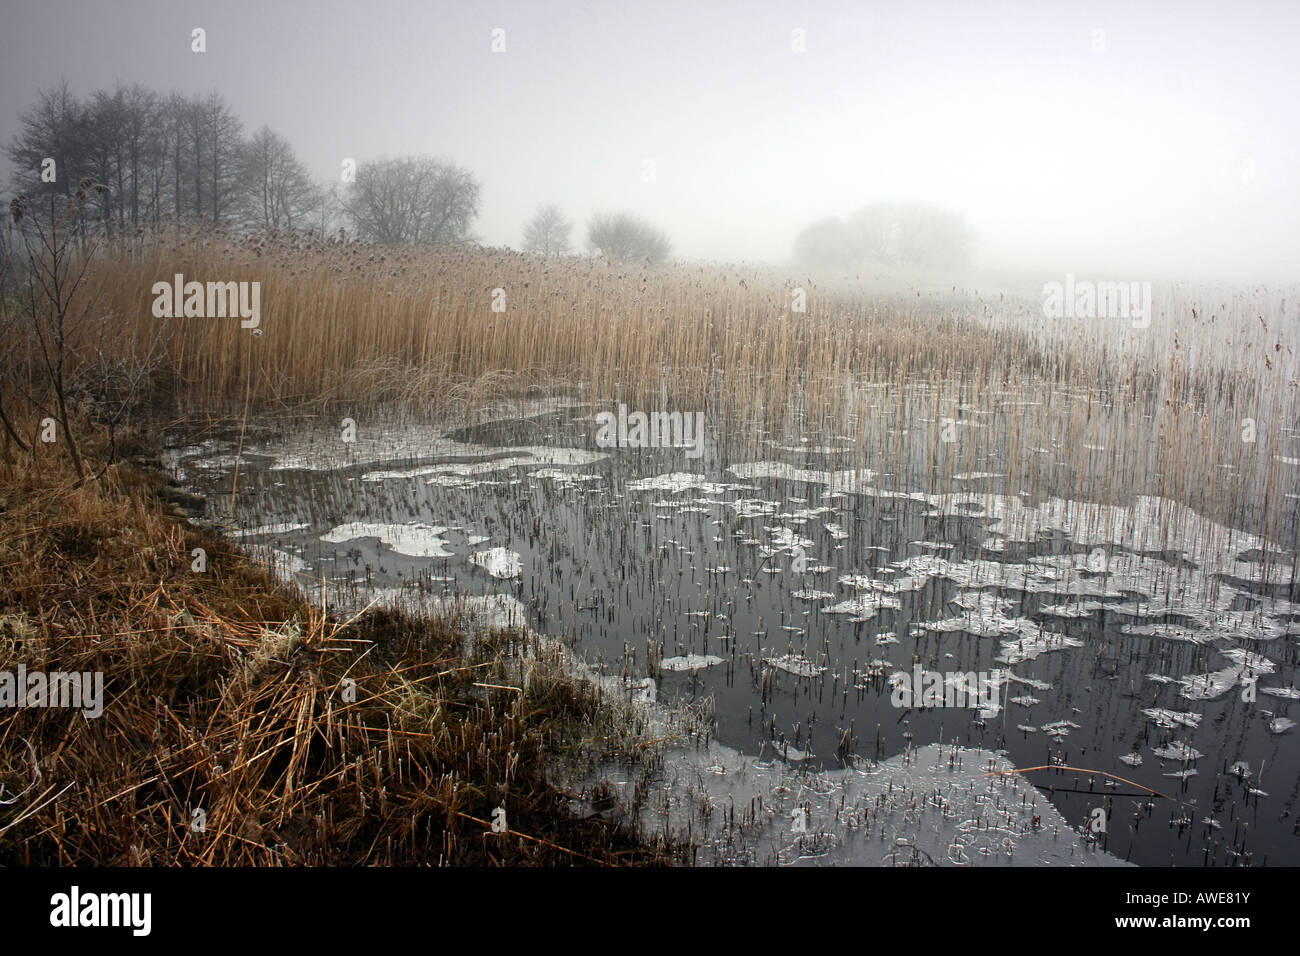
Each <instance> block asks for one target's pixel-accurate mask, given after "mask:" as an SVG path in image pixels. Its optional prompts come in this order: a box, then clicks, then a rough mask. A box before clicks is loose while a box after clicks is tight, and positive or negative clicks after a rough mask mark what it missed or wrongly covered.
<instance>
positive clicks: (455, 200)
mask: <svg viewBox="0 0 1300 956" xmlns="http://www.w3.org/2000/svg"><path fill="white" fill-rule="evenodd" d="M479 193H480V186H479V183H478V181H477V180H476V179H475V178H474V177H473V176H472V175H470V173H469V171H468V170H465V169H461V168H460V167H458V166H453V165H451V164H450V163H447V162H444V161H442V160H439V159H434V158H432V157H428V156H405V157H401V158H398V159H382V160H378V161H376V162H373V163H369V164H367V165H364V166H360V167H358V169H357V176H356V182H355V183H354V184H353V185H352V187H351V189H350V190H349V192H348V196H347V198H346V199H345V201H344V208H345V209H346V211H347V213H348V216H349V217H350V218H351V220H352V223H353V226H354V228H355V229H356V233H357V236H358V238H360V239H364V240H368V241H371V242H383V243H405V242H424V243H431V244H437V245H459V244H462V243H466V242H470V241H472V239H473V237H472V235H471V234H470V227H471V226H472V225H473V223H474V218H475V217H476V216H477V215H478V207H479Z"/></svg>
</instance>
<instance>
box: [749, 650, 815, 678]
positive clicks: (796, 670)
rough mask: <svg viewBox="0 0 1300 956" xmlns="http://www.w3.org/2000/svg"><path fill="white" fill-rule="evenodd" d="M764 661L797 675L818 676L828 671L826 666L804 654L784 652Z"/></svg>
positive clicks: (770, 665)
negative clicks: (814, 661) (816, 662)
mask: <svg viewBox="0 0 1300 956" xmlns="http://www.w3.org/2000/svg"><path fill="white" fill-rule="evenodd" d="M763 663H764V664H767V665H768V666H769V667H775V668H776V669H777V670H782V671H786V672H787V673H790V674H794V675H795V676H797V677H818V676H820V675H822V674H824V673H826V668H825V667H822V666H820V665H818V664H814V663H813V662H812V661H810V660H808V658H806V657H804V656H803V655H802V654H782V655H781V656H780V657H765V658H763Z"/></svg>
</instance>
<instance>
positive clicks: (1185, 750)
mask: <svg viewBox="0 0 1300 956" xmlns="http://www.w3.org/2000/svg"><path fill="white" fill-rule="evenodd" d="M1151 752H1152V753H1153V754H1155V755H1156V756H1157V757H1159V758H1160V759H1161V760H1178V761H1181V762H1182V763H1191V762H1192V761H1194V760H1200V759H1201V758H1202V757H1204V756H1205V754H1203V753H1201V752H1200V751H1199V750H1197V749H1196V748H1195V747H1193V746H1192V745H1191V744H1189V743H1185V742H1184V741H1181V740H1174V741H1171V742H1169V743H1167V744H1165V745H1164V746H1163V747H1152V748H1151Z"/></svg>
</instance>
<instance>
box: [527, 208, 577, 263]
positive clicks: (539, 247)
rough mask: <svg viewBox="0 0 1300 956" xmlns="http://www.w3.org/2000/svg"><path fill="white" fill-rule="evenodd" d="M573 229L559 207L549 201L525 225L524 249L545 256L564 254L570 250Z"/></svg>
mask: <svg viewBox="0 0 1300 956" xmlns="http://www.w3.org/2000/svg"><path fill="white" fill-rule="evenodd" d="M572 229H573V225H572V223H570V222H569V220H567V219H565V218H564V215H563V213H561V212H560V210H559V207H557V206H555V205H554V204H553V203H548V204H546V205H544V206H541V207H540V208H538V210H537V215H535V216H534V217H533V219H532V221H531V222H530V223H528V225H526V226H525V227H524V249H525V250H527V251H528V252H532V253H536V254H537V255H539V256H542V257H543V258H550V257H551V256H562V255H564V254H565V253H566V252H568V251H569V248H570V245H569V233H570V231H571V230H572Z"/></svg>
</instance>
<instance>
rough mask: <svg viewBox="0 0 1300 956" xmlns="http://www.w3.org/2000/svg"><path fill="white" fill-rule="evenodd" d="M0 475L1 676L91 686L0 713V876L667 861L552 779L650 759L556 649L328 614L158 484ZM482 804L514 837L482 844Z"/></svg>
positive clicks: (34, 471) (122, 478)
mask: <svg viewBox="0 0 1300 956" xmlns="http://www.w3.org/2000/svg"><path fill="white" fill-rule="evenodd" d="M3 469H4V472H5V474H4V480H3V481H0V514H2V516H3V521H2V522H0V529H2V530H0V669H5V670H9V671H14V670H15V669H16V668H17V666H18V664H19V663H23V664H25V665H26V666H27V668H28V669H29V671H31V670H36V669H40V670H44V671H47V672H48V671H78V672H82V671H101V672H103V674H104V675H105V678H104V679H105V684H104V699H103V714H102V716H101V717H98V718H93V719H92V718H88V717H85V716H83V714H82V713H81V712H80V711H79V710H75V709H66V708H65V709H57V708H16V709H10V708H6V709H4V710H0V783H3V786H4V801H3V803H2V804H0V860H3V861H4V862H5V863H8V864H25V865H52V864H65V865H92V864H93V865H245V864H249V865H297V864H378V865H387V864H413V863H419V864H434V865H436V864H439V863H442V864H471V865H505V864H513V865H519V864H545V865H569V864H579V865H592V864H620V863H637V862H642V863H644V862H668V861H670V860H671V859H672V854H671V853H670V852H669V850H668V849H666V848H665V847H664V846H663V845H662V843H660V842H656V841H655V840H651V839H649V838H646V839H645V840H641V839H639V838H634V836H633V835H632V834H630V833H629V832H626V831H624V830H622V829H619V828H616V827H612V826H609V825H606V824H603V823H601V822H600V821H596V820H586V821H583V820H578V819H576V818H575V817H574V816H573V815H572V814H571V813H570V812H568V810H567V797H566V795H565V794H563V793H562V792H560V791H559V790H557V789H556V788H555V787H554V786H552V785H550V784H549V783H548V782H547V779H546V767H545V765H544V759H545V760H553V759H555V758H556V756H557V755H560V756H563V755H565V754H566V753H571V754H572V759H573V760H574V761H575V762H576V763H577V764H578V765H584V764H589V763H593V762H595V761H597V760H600V759H602V758H604V757H605V756H606V755H607V752H612V753H614V754H618V753H628V754H630V755H631V757H630V759H636V760H642V761H643V760H644V759H645V752H644V751H643V750H641V748H639V747H638V743H639V741H637V740H636V739H635V738H634V736H633V735H634V730H633V729H631V728H628V727H627V726H626V722H627V717H626V714H625V713H624V712H623V711H622V710H620V709H619V708H618V707H617V706H616V702H612V701H611V700H610V699H609V698H607V697H605V696H603V695H602V694H600V693H599V692H598V691H597V690H596V689H595V687H594V686H593V685H592V684H591V683H589V682H585V681H582V680H579V679H576V678H575V677H573V676H572V675H571V674H570V672H569V671H568V670H567V669H566V666H565V664H564V662H563V661H562V659H561V657H560V653H559V651H558V650H557V649H555V648H552V647H548V646H544V645H541V644H538V643H537V642H536V639H524V638H521V637H520V636H518V635H506V634H493V635H479V636H477V637H476V638H472V637H471V636H468V635H467V634H466V633H465V632H463V631H462V630H460V629H459V628H458V626H457V624H456V622H447V623H428V622H422V621H417V620H413V619H410V618H407V617H404V616H402V615H399V614H394V613H387V612H383V613H379V612H370V613H368V614H365V615H363V616H362V617H361V618H359V619H357V620H355V621H353V622H345V621H337V620H333V619H330V618H328V617H326V616H324V615H323V614H322V613H320V612H319V611H318V610H316V609H313V608H311V607H308V606H307V605H305V604H304V603H303V602H302V600H301V599H299V598H297V597H296V596H294V595H293V594H289V593H287V592H285V591H283V590H280V589H278V588H277V587H276V586H275V585H274V583H273V582H272V581H271V580H268V578H267V576H266V574H265V573H264V572H263V571H261V570H260V569H256V568H254V567H252V566H251V565H250V564H249V563H248V562H247V561H246V560H245V559H244V558H242V557H241V556H240V555H239V554H238V553H237V552H236V551H235V550H234V549H233V548H231V547H229V546H228V545H226V544H224V543H223V542H222V541H220V540H218V539H215V538H212V537H209V536H207V535H206V534H205V533H201V532H199V531H197V530H196V529H194V528H192V527H190V526H188V525H186V524H184V523H181V522H178V521H176V520H174V519H171V518H168V517H165V516H164V515H163V514H162V512H161V507H160V506H159V504H158V502H157V501H156V500H155V499H154V498H153V497H152V491H151V488H150V487H149V484H150V483H151V482H152V480H153V479H152V478H151V479H150V482H146V483H142V480H141V476H140V475H139V474H138V473H135V472H131V471H127V470H123V469H121V468H113V469H111V470H110V471H109V472H108V473H106V475H105V476H104V478H103V479H102V480H101V481H100V482H98V483H87V484H84V485H81V486H76V485H74V483H73V482H72V481H71V480H70V479H69V477H68V475H67V474H66V472H65V469H63V468H62V467H61V466H60V465H59V463H58V462H57V461H50V460H45V456H42V460H40V461H39V462H37V463H36V464H35V465H33V464H31V463H30V462H28V461H27V460H24V461H21V462H18V463H15V462H14V461H12V460H10V461H7V462H5V463H4V465H3ZM194 547H204V548H206V549H207V551H208V561H209V565H208V571H207V573H204V574H198V573H193V572H192V571H191V570H190V562H191V560H192V559H191V557H190V553H191V549H192V548H194ZM529 642H531V643H529ZM525 645H527V646H525ZM344 678H350V679H352V680H355V682H356V694H355V701H354V702H348V701H346V700H345V697H346V696H347V695H345V694H344V693H343V691H342V687H343V684H342V681H343V680H344ZM639 750H641V752H640V753H639V754H638V751H639ZM497 806H505V807H506V809H507V820H508V823H509V827H510V833H509V834H508V835H497V834H492V833H490V832H489V831H490V829H491V820H492V810H493V808H495V807H497ZM196 809H202V810H203V812H204V813H205V814H206V820H205V827H204V829H203V830H201V831H197V830H195V829H193V826H192V825H193V824H194V823H195V820H196V818H195V816H194V811H195V810H196Z"/></svg>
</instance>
